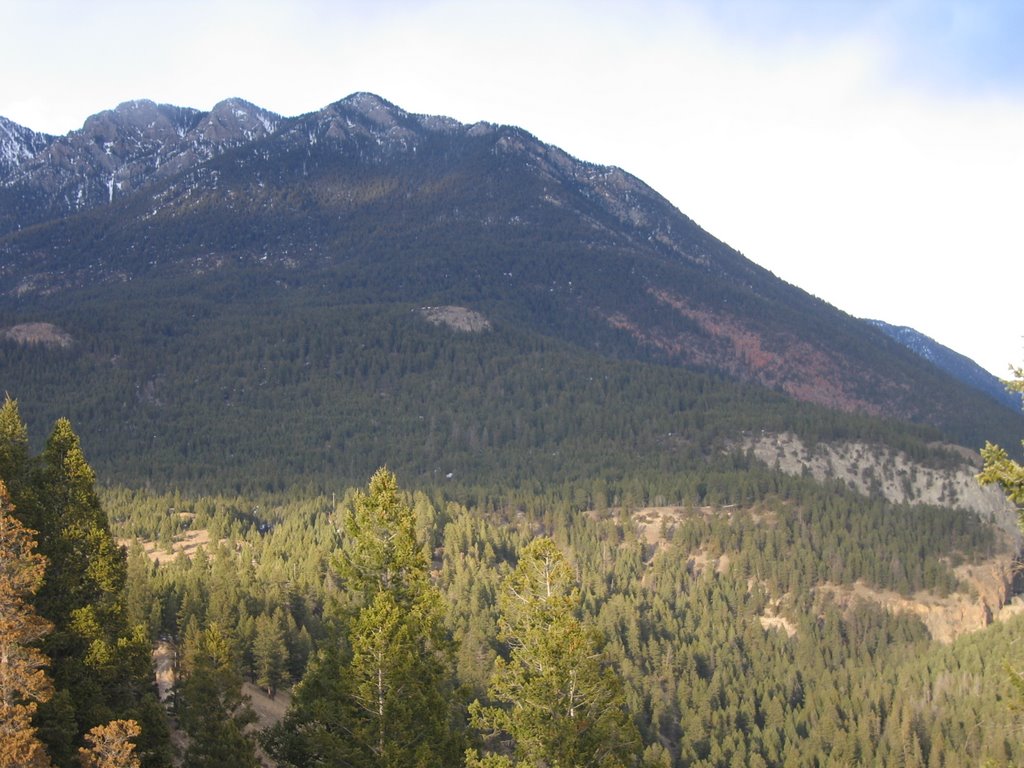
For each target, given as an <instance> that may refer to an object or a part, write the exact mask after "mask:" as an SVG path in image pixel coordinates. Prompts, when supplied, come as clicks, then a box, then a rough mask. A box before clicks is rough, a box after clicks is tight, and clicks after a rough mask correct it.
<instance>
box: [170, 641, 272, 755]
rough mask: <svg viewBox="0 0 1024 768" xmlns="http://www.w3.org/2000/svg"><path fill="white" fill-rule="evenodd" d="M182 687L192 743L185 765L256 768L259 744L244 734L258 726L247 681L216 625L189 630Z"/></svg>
mask: <svg viewBox="0 0 1024 768" xmlns="http://www.w3.org/2000/svg"><path fill="white" fill-rule="evenodd" d="M182 657H183V661H182V668H181V673H182V681H181V682H180V683H179V688H178V694H177V697H176V701H177V705H178V714H179V719H180V721H181V726H182V728H184V729H185V731H186V732H187V733H188V734H189V737H190V742H189V747H188V750H187V751H186V752H185V764H186V765H188V766H190V767H191V766H195V768H220V766H238V768H257V767H258V766H259V765H260V762H259V760H258V759H257V757H256V752H255V743H254V742H253V741H252V740H251V739H250V738H249V737H248V736H246V734H245V733H244V728H245V726H247V725H249V724H250V723H252V722H254V721H255V720H256V715H255V713H254V712H253V711H252V709H250V708H249V706H248V702H247V700H246V699H245V698H244V697H243V696H242V693H241V687H242V676H241V675H240V674H239V673H238V669H237V665H236V662H235V659H234V655H233V652H232V649H231V643H230V641H229V639H228V638H227V637H226V636H225V635H224V633H223V632H222V631H221V630H220V628H219V627H218V626H217V625H216V624H211V625H210V626H209V627H207V628H206V629H205V630H199V629H198V625H197V624H196V623H194V622H193V623H192V624H190V629H189V631H188V632H186V635H185V641H184V647H183V648H182Z"/></svg>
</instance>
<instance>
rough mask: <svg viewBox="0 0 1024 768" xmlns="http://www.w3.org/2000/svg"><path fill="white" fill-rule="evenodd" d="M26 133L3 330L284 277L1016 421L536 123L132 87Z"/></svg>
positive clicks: (12, 135)
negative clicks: (152, 98) (175, 97)
mask: <svg viewBox="0 0 1024 768" xmlns="http://www.w3.org/2000/svg"><path fill="white" fill-rule="evenodd" d="M12 126H13V124H7V130H6V132H5V133H4V135H5V136H7V137H8V140H7V145H5V146H8V151H6V154H5V157H7V158H8V159H9V163H8V165H7V166H5V169H4V171H3V173H2V174H0V295H4V296H5V297H6V298H7V299H8V301H9V302H10V303H11V304H10V305H11V309H12V314H11V316H10V317H9V319H8V320H7V321H6V325H8V326H13V325H17V324H18V323H20V322H28V321H42V322H53V323H55V324H58V325H59V324H60V323H59V322H58V321H59V318H57V317H54V316H47V314H46V312H47V311H48V310H44V309H42V308H40V306H36V305H38V304H39V303H40V302H42V304H46V303H47V302H49V301H51V299H53V300H56V297H58V296H60V297H64V298H65V300H71V299H70V298H69V297H70V296H71V294H73V293H78V294H81V293H82V292H88V291H108V290H109V291H111V292H114V293H117V292H122V291H123V286H126V285H129V284H130V285H133V286H135V287H136V288H135V290H149V289H148V288H145V289H144V288H143V286H151V287H152V289H153V290H156V291H157V292H158V293H160V294H163V295H166V294H167V293H168V291H188V292H190V293H193V292H199V293H203V292H207V293H209V294H210V295H211V296H213V295H217V296H221V295H224V294H225V293H227V294H229V295H230V296H231V297H232V298H231V301H242V302H244V301H249V300H251V299H250V298H247V296H248V297H254V296H257V295H258V296H261V297H262V299H261V300H262V301H264V302H266V301H271V302H273V301H277V300H279V299H281V297H282V296H283V294H281V293H280V291H281V290H282V289H285V288H287V289H289V290H292V291H293V294H292V296H295V295H296V293H294V291H295V290H298V291H299V292H301V293H302V294H303V295H306V296H308V297H309V300H310V301H317V302H318V301H320V300H321V299H320V298H315V296H317V295H320V294H326V295H330V296H331V297H332V301H336V302H339V303H341V304H345V303H354V304H369V303H378V304H380V305H381V306H383V305H395V304H405V305H407V306H410V307H418V306H458V307H464V308H466V309H468V310H470V311H473V312H478V313H479V314H480V315H481V316H482V317H485V318H487V320H488V322H490V323H491V324H492V325H494V326H495V327H500V326H501V324H502V323H505V324H508V325H509V326H511V327H516V328H522V329H530V330H531V331H533V332H536V333H540V334H543V335H545V336H546V337H551V338H557V339H559V340H560V341H564V342H567V343H570V344H573V345H575V346H577V347H579V348H581V349H585V350H588V351H591V352H594V353H596V354H599V355H602V356H606V357H614V358H627V359H635V360H638V361H647V362H652V363H655V364H659V365H669V366H676V367H685V368H689V369H692V370H708V371H717V372H722V373H725V374H726V375H728V376H730V377H733V378H735V379H738V380H741V381H746V382H756V383H758V384H760V385H763V386H765V387H768V388H769V389H773V390H777V391H780V392H783V393H785V394H787V395H788V396H790V397H792V398H794V399H797V400H800V401H806V402H810V403H815V404H819V405H823V406H826V407H828V408H833V409H837V410H841V411H847V412H850V411H859V412H862V413H867V414H872V415H876V416H883V417H891V418H898V419H904V420H911V421H915V422H926V423H930V424H934V425H936V426H938V427H940V428H942V429H945V430H948V431H950V432H951V434H953V435H955V439H957V440H959V441H961V442H965V443H966V444H967V445H971V446H976V445H979V444H980V443H981V442H982V441H983V440H984V439H987V438H992V439H995V440H998V441H1000V442H1002V443H1006V444H1010V445H1013V444H1015V441H1014V440H1008V439H1005V438H1006V437H1007V436H1008V435H1010V434H1011V433H1012V431H1013V430H1014V429H1015V428H1016V426H1022V427H1024V420H1022V419H1021V418H1020V416H1019V414H1017V415H1014V414H1013V413H1010V414H1009V415H1008V416H1007V414H1006V412H1005V409H1002V408H1000V407H999V406H997V405H995V404H993V403H990V402H986V403H985V404H982V403H980V402H975V400H974V399H973V397H974V396H973V395H972V394H971V393H970V390H968V389H967V387H964V386H963V385H961V384H959V383H957V382H955V381H952V380H951V379H950V378H949V377H948V376H946V375H945V374H944V373H943V372H941V371H939V370H937V369H935V368H934V367H933V366H931V365H930V364H927V363H926V362H925V361H923V360H921V359H920V358H919V357H917V356H916V355H914V354H913V353H911V352H910V351H908V350H906V349H905V348H904V347H903V346H901V345H900V344H898V343H896V342H894V341H892V340H891V339H889V338H888V337H887V336H886V335H885V334H884V333H882V332H881V331H879V330H877V329H873V328H871V327H869V326H866V324H864V323H862V322H860V321H858V320H856V319H855V318H851V317H849V316H847V315H845V314H844V313H842V312H839V311H838V310H836V309H835V308H833V307H830V306H829V305H827V304H825V303H824V302H822V301H820V300H818V299H816V298H814V297H812V296H810V295H808V294H807V293H806V292H804V291H802V290H800V289H799V288H797V287H796V286H793V285H790V284H787V283H785V282H783V281H781V280H779V279H778V278H776V277H775V276H774V275H772V274H771V273H770V272H768V271H767V270H765V269H763V268H761V267H759V266H757V265H756V264H755V263H753V262H751V261H749V260H748V259H747V258H745V257H744V256H743V255H742V254H740V253H738V252H736V251H735V250H733V249H731V248H730V247H729V246H728V245H726V244H725V243H723V242H721V241H720V240H718V239H716V238H715V237H713V236H712V235H710V234H709V233H707V232H705V231H704V230H703V229H701V228H700V227H699V226H697V224H695V223H694V222H693V221H692V220H691V219H689V218H688V217H686V216H685V215H684V214H683V213H682V212H680V211H679V210H678V209H676V208H675V207H674V206H672V204H671V203H670V202H669V201H667V200H665V199H664V198H663V197H661V196H660V195H658V193H657V192H655V191H654V190H653V189H651V188H650V187H648V186H647V185H646V184H644V183H643V182H642V181H640V180H639V179H637V178H635V177H633V176H631V175H630V174H628V173H626V172H625V171H623V170H621V169H618V168H615V167H609V166H600V165H595V164H591V163H587V162H584V161H581V160H578V159H576V158H574V157H572V156H571V155H570V154H569V153H567V152H565V151H564V150H561V149H559V148H557V147H554V146H551V145H548V144H545V143H544V142H542V141H540V140H539V139H537V138H536V137H534V136H532V135H531V134H530V133H528V132H527V131H526V130H524V129H522V128H518V127H514V126H503V125H495V124H491V123H476V124H473V125H466V124H463V123H460V122H458V121H456V120H453V119H450V118H446V117H438V116H428V115H416V114H411V113H408V112H406V111H404V110H402V109H401V108H399V107H397V106H395V105H394V104H391V103H389V102H387V101H386V100H384V99H382V98H380V97H378V96H375V95H373V94H368V93H357V94H353V95H352V96H349V97H347V98H345V99H342V100H341V101H338V102H335V103H334V104H331V105H329V106H327V107H325V108H323V109H321V110H318V111H315V112H311V113H309V114H306V115H300V116H297V117H281V116H279V115H276V114H274V113H272V112H269V111H267V110H263V109H261V108H259V107H257V106H254V105H252V104H250V103H248V102H244V101H242V100H239V99H229V100H226V101H223V102H221V103H219V104H218V105H216V106H215V107H214V108H213V109H212V110H210V111H209V112H203V111H200V110H195V109H190V108H182V107H175V106H171V105H157V104H154V103H153V102H148V101H136V102H126V103H125V104H122V105H120V106H119V107H117V108H115V109H113V110H108V111H106V112H101V113H99V114H97V115H94V116H92V117H90V118H89V119H88V120H86V122H85V124H84V126H83V128H82V129H80V130H78V131H73V132H71V133H69V134H68V135H67V136H64V137H41V136H40V135H38V134H32V133H31V132H29V131H27V129H21V128H20V127H16V126H14V127H12ZM172 283H173V285H174V287H173V289H172V288H170V287H168V286H170V285H171V284H172ZM238 285H246V286H247V289H248V290H247V294H246V296H242V295H240V294H239V293H238V291H237V288H236V287H237V286H238ZM160 286H162V287H160ZM215 300H216V301H221V300H222V299H220V298H217V299H215ZM289 301H291V299H289ZM19 313H20V314H19ZM28 315H31V317H29V316H28ZM990 425H996V426H995V427H992V426H990ZM999 430H1004V431H1003V432H1000V431H999Z"/></svg>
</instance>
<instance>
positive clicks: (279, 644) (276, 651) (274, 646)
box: [252, 613, 288, 698]
mask: <svg viewBox="0 0 1024 768" xmlns="http://www.w3.org/2000/svg"><path fill="white" fill-rule="evenodd" d="M252 654H253V659H254V663H255V672H256V684H257V685H259V686H262V687H263V688H266V689H267V694H268V695H269V696H270V697H271V698H273V696H274V694H275V693H277V689H278V686H280V685H281V683H282V682H283V681H284V672H285V661H286V658H287V655H288V648H287V646H286V645H285V642H284V630H283V629H282V628H281V623H280V622H279V621H278V620H277V619H275V618H274V617H273V616H268V615H267V614H265V613H261V614H260V615H259V617H258V618H257V619H256V638H255V640H254V641H253V648H252Z"/></svg>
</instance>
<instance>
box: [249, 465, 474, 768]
mask: <svg viewBox="0 0 1024 768" xmlns="http://www.w3.org/2000/svg"><path fill="white" fill-rule="evenodd" d="M344 533H345V537H346V538H345V539H344V542H343V547H342V549H341V550H340V552H339V556H338V558H337V559H336V571H337V573H338V576H339V578H340V579H341V582H342V585H343V588H344V591H343V592H342V593H341V595H340V596H339V597H340V598H341V601H342V602H341V605H340V607H339V617H338V624H339V628H340V631H337V632H335V633H332V634H329V635H328V637H327V638H326V639H325V643H326V644H327V648H326V649H325V651H324V652H323V654H322V655H321V658H320V659H319V660H318V661H317V662H314V664H313V665H312V666H311V668H310V670H309V672H308V673H307V675H306V677H305V678H304V679H303V681H302V683H301V684H300V687H299V692H298V694H297V695H296V698H295V699H294V701H293V706H292V708H291V710H290V711H289V713H288V716H287V717H286V719H285V721H284V723H283V724H282V725H281V726H278V727H277V728H276V729H274V730H273V731H272V732H271V733H270V734H269V735H268V738H267V741H266V745H267V747H268V749H269V750H270V751H271V753H272V754H273V755H274V756H275V757H277V758H278V759H280V760H283V761H285V762H286V763H287V764H289V765H310V764H315V763H318V762H325V761H326V762H327V763H333V764H337V763H339V762H340V763H341V764H355V765H363V766H380V768H403V767H404V766H420V767H421V768H428V767H429V766H443V765H455V764H456V762H457V760H458V755H459V753H460V743H461V739H460V734H459V729H458V728H457V726H456V723H457V714H458V709H457V702H456V700H455V699H454V697H453V690H454V684H453V680H452V673H453V670H452V660H451V644H450V642H449V640H448V637H447V633H446V631H445V626H444V618H445V611H444V603H443V599H442V596H441V593H440V592H439V591H438V590H437V588H436V587H434V586H433V585H431V583H430V580H429V575H428V561H427V559H426V557H425V555H424V552H423V549H422V546H421V544H420V542H418V541H417V539H416V532H415V517H414V514H413V511H412V509H411V508H410V507H409V505H408V504H407V503H406V502H405V501H404V500H403V499H402V498H401V497H400V496H399V494H398V487H397V483H396V480H395V476H394V475H393V474H391V473H390V472H388V471H387V470H384V469H381V470H379V471H378V472H377V473H376V474H375V475H374V476H373V478H372V479H371V481H370V485H369V488H368V491H367V492H366V493H359V494H357V495H356V496H355V498H354V500H353V502H352V506H351V508H350V509H346V511H345V513H344Z"/></svg>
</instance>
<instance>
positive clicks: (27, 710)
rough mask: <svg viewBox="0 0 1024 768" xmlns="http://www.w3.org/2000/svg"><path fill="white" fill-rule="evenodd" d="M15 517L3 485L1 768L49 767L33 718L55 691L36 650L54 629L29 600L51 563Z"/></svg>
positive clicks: (0, 501) (0, 507)
mask: <svg viewBox="0 0 1024 768" xmlns="http://www.w3.org/2000/svg"><path fill="white" fill-rule="evenodd" d="M13 511H14V508H13V507H12V506H11V504H10V501H9V499H8V497H7V486H6V485H5V484H4V482H3V480H0V767H2V768H8V767H10V768H15V766H18V767H19V768H22V767H24V768H35V767H36V766H47V765H49V758H48V757H47V755H46V751H45V749H44V748H43V745H42V743H41V742H40V741H39V739H38V738H37V736H36V729H35V728H34V727H33V726H32V723H31V721H32V715H33V713H34V712H35V710H36V706H37V702H42V701H48V700H49V699H50V697H51V696H52V694H53V685H52V684H51V682H50V679H49V678H48V677H47V675H46V672H45V671H44V670H43V667H45V666H46V664H47V661H48V660H47V658H46V656H44V655H43V654H42V653H41V652H40V651H39V650H38V649H36V648H34V647H31V644H32V643H35V642H36V641H37V640H39V639H41V638H42V637H43V636H45V635H46V634H47V632H49V631H50V629H51V624H50V623H49V622H48V621H46V620H44V619H42V618H40V617H39V616H38V615H37V614H36V612H35V610H34V609H33V608H32V607H31V606H30V605H29V604H28V603H27V602H26V599H27V598H29V597H31V596H32V595H33V594H34V593H35V592H36V590H38V589H39V586H40V584H41V583H42V580H43V574H44V571H45V568H46V560H45V558H44V557H43V556H42V555H39V554H37V553H36V552H35V551H34V550H35V547H36V543H35V541H34V540H33V538H32V533H31V532H30V531H29V530H27V529H26V528H25V527H24V526H23V525H22V524H21V523H20V522H19V521H18V520H16V519H15V518H14V516H13Z"/></svg>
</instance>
